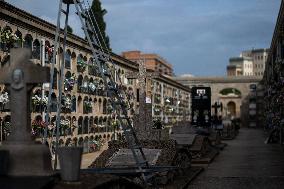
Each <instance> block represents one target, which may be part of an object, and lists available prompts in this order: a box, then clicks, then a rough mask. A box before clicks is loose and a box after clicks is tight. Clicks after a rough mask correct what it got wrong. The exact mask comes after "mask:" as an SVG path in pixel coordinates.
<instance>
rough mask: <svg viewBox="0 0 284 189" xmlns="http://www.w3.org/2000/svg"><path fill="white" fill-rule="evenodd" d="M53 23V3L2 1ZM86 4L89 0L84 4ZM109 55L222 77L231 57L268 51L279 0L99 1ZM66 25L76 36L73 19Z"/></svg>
mask: <svg viewBox="0 0 284 189" xmlns="http://www.w3.org/2000/svg"><path fill="white" fill-rule="evenodd" d="M6 1H7V2H9V3H11V4H13V5H15V6H17V7H19V8H22V9H24V10H26V11H27V12H30V13H32V14H34V15H36V16H38V17H41V18H43V19H45V20H47V21H50V22H52V23H55V20H56V16H57V11H58V2H59V0H6ZM89 1H92V0H89ZM101 2H102V5H103V7H104V8H105V9H106V10H107V11H108V13H107V14H106V15H105V21H106V23H107V34H108V35H109V37H110V44H111V48H112V49H113V51H114V52H115V53H117V54H121V52H122V51H128V50H141V51H143V52H147V53H157V54H159V55H160V56H162V57H164V58H165V59H166V60H167V61H168V62H169V63H171V64H172V65H173V67H174V71H175V73H176V75H180V74H193V75H195V76H217V75H225V74H226V65H227V64H228V60H229V58H230V57H232V56H239V54H240V52H241V51H242V50H247V49H251V48H267V47H270V42H271V39H272V34H273V31H274V27H275V23H276V19H277V15H278V11H279V7H280V2H281V0H101ZM70 25H71V26H72V28H73V29H74V32H75V33H76V34H78V35H81V36H82V31H81V29H80V28H81V26H80V22H79V19H77V17H76V15H74V14H72V16H71V17H70Z"/></svg>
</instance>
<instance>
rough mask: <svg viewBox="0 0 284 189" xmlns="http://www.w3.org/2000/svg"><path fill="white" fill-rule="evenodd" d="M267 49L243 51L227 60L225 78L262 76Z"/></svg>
mask: <svg viewBox="0 0 284 189" xmlns="http://www.w3.org/2000/svg"><path fill="white" fill-rule="evenodd" d="M268 52H269V49H252V50H247V51H243V52H242V53H241V54H240V56H239V57H232V58H230V59H229V65H228V66H227V76H241V75H242V76H263V74H264V70H265V62H266V60H267V55H268Z"/></svg>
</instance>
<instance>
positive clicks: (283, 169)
mask: <svg viewBox="0 0 284 189" xmlns="http://www.w3.org/2000/svg"><path fill="white" fill-rule="evenodd" d="M265 138H266V137H265V135H264V133H263V131H262V130H260V129H246V128H242V129H240V133H239V135H238V136H237V138H236V139H235V140H232V141H226V143H227V144H228V146H227V147H226V148H225V149H224V150H223V151H221V153H220V154H219V156H217V158H216V159H215V160H214V161H213V163H212V164H210V165H209V167H207V168H206V169H205V171H204V172H203V173H202V174H200V175H199V176H198V177H197V178H196V179H195V180H194V181H193V182H192V183H191V184H190V185H189V187H188V188H190V189H252V188H257V189H266V188H267V189H280V188H284V151H283V150H282V149H281V147H280V146H279V145H278V144H264V141H265Z"/></svg>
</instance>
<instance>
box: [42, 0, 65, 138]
mask: <svg viewBox="0 0 284 189" xmlns="http://www.w3.org/2000/svg"><path fill="white" fill-rule="evenodd" d="M61 10H62V0H60V2H59V8H58V14H57V26H56V32H55V41H54V50H53V57H52V64H51V69H50V84H49V93H48V103H47V110H46V117H45V120H46V121H47V122H48V123H49V114H50V108H51V93H52V85H53V76H54V65H55V61H56V52H57V49H58V46H59V41H60V40H58V38H59V32H60V17H61ZM52 137H53V136H52ZM46 141H47V127H46V128H45V129H44V141H43V142H44V143H45V142H46Z"/></svg>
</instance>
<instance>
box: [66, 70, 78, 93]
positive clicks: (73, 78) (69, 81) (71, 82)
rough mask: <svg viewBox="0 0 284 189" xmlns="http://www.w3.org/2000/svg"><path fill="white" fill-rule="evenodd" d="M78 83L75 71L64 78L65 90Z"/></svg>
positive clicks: (69, 89)
mask: <svg viewBox="0 0 284 189" xmlns="http://www.w3.org/2000/svg"><path fill="white" fill-rule="evenodd" d="M75 83H76V76H75V74H74V73H73V74H72V76H71V77H69V78H65V80H64V90H65V91H71V90H72V89H73V87H74V85H75Z"/></svg>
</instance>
